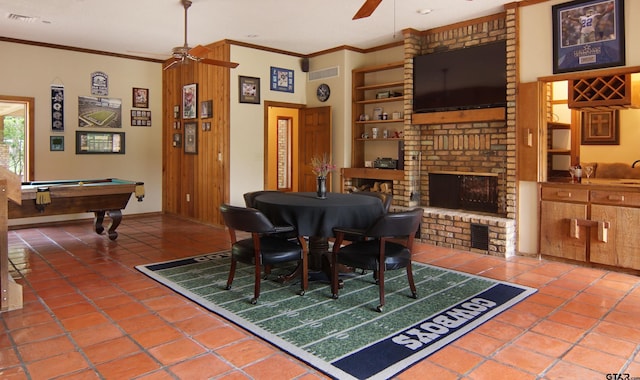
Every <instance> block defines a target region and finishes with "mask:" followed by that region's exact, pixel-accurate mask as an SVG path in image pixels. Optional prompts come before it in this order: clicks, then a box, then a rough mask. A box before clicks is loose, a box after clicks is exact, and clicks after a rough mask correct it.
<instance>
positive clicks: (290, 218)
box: [255, 192, 384, 237]
mask: <svg viewBox="0 0 640 380" xmlns="http://www.w3.org/2000/svg"><path fill="white" fill-rule="evenodd" d="M255 206H256V208H257V209H258V210H260V211H262V212H263V213H264V214H265V215H266V216H267V218H269V220H271V221H272V222H273V223H274V224H281V223H286V224H291V225H293V226H295V227H296V228H297V229H298V233H299V234H300V235H302V236H317V237H330V236H333V228H334V227H337V226H340V227H353V228H366V227H368V226H369V225H371V223H373V222H374V221H375V220H376V219H377V218H378V217H380V216H381V215H383V214H384V208H383V206H382V201H381V200H380V199H379V198H377V197H370V196H366V195H358V194H342V193H327V198H326V199H319V198H317V197H316V193H277V192H274V193H265V194H262V195H259V196H257V197H256V199H255Z"/></svg>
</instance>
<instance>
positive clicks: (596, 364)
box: [563, 346, 625, 373]
mask: <svg viewBox="0 0 640 380" xmlns="http://www.w3.org/2000/svg"><path fill="white" fill-rule="evenodd" d="M563 359H564V360H566V361H568V362H571V363H574V364H578V365H581V366H583V367H586V368H589V369H592V370H594V371H597V372H600V373H617V372H618V370H619V369H620V368H622V366H623V365H624V364H625V359H623V358H620V357H617V356H613V355H610V354H606V353H604V352H600V351H596V350H593V349H590V348H585V347H581V346H576V347H574V348H572V349H571V351H569V352H568V353H567V354H566V355H565V356H564V358H563Z"/></svg>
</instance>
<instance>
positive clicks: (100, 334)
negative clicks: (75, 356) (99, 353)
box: [71, 323, 124, 347]
mask: <svg viewBox="0 0 640 380" xmlns="http://www.w3.org/2000/svg"><path fill="white" fill-rule="evenodd" d="M122 335H124V334H123V333H122V331H121V330H120V329H119V328H118V326H115V325H113V324H110V323H106V324H103V325H97V326H92V327H89V328H87V329H84V330H76V331H73V332H71V336H72V337H73V339H74V340H75V341H76V343H78V344H79V345H80V346H83V347H84V346H92V345H94V344H98V343H101V342H104V341H107V340H112V339H116V338H119V337H121V336H122Z"/></svg>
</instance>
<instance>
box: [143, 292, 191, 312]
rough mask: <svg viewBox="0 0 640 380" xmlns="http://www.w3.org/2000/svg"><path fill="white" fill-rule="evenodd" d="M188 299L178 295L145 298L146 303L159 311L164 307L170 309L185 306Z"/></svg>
mask: <svg viewBox="0 0 640 380" xmlns="http://www.w3.org/2000/svg"><path fill="white" fill-rule="evenodd" d="M187 303H188V301H185V299H184V298H182V297H181V296H178V295H170V296H165V297H160V298H153V299H149V300H145V301H144V304H145V305H147V307H149V308H150V309H152V310H155V311H159V310H164V309H170V308H174V307H184V306H185V305H187Z"/></svg>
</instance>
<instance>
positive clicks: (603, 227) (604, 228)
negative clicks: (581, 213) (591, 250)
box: [569, 218, 611, 243]
mask: <svg viewBox="0 0 640 380" xmlns="http://www.w3.org/2000/svg"><path fill="white" fill-rule="evenodd" d="M580 226H584V227H597V228H598V241H601V242H603V243H607V242H608V241H609V228H610V227H611V223H609V222H602V221H596V220H589V219H576V218H572V219H569V237H571V238H574V239H580Z"/></svg>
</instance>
